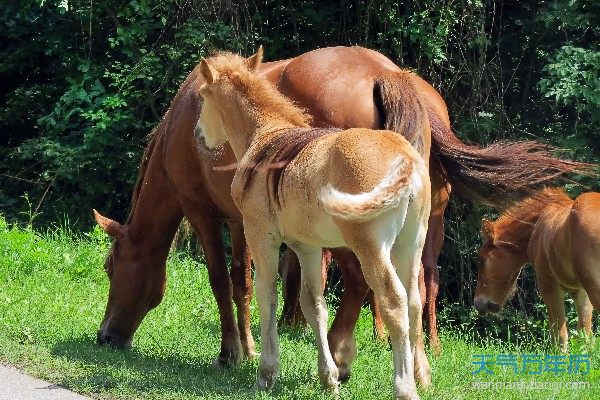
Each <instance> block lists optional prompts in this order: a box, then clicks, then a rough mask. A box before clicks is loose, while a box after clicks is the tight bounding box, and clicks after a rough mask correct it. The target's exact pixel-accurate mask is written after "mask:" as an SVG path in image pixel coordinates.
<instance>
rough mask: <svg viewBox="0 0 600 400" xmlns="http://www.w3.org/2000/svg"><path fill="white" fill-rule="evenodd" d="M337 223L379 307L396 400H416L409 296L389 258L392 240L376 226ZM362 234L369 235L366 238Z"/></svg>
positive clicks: (417, 396) (392, 238)
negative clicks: (387, 339) (391, 358)
mask: <svg viewBox="0 0 600 400" xmlns="http://www.w3.org/2000/svg"><path fill="white" fill-rule="evenodd" d="M338 224H339V225H340V226H341V227H342V232H343V233H344V240H345V241H346V243H347V244H348V247H350V248H351V249H352V250H353V251H354V253H355V254H356V255H357V256H358V259H359V260H360V265H361V267H362V271H363V275H364V277H365V280H366V282H367V283H368V285H369V286H370V287H371V289H373V293H374V294H375V298H376V299H377V300H378V302H379V305H380V307H381V315H382V317H383V321H384V322H385V325H386V327H387V329H388V333H389V336H390V342H391V345H392V352H393V359H394V392H395V396H396V398H398V399H411V400H413V399H418V398H419V395H418V394H417V388H416V385H415V379H414V358H413V356H412V351H411V343H410V337H409V317H408V303H409V301H408V293H407V291H406V288H405V287H404V286H403V285H402V282H401V281H400V279H399V278H398V275H397V273H396V269H395V268H394V266H393V265H392V260H391V258H390V250H391V247H392V243H393V242H394V237H393V236H391V235H390V234H389V233H387V232H385V231H388V229H383V232H378V233H375V232H374V231H375V230H376V229H377V228H379V227H377V226H375V223H372V224H369V225H368V226H367V224H362V226H354V227H352V226H351V225H350V224H348V225H346V224H343V223H338ZM353 228H354V229H353ZM363 233H364V234H363ZM365 234H369V235H370V236H369V237H365V236H366V235H365ZM385 236H390V237H387V238H386V237H385ZM419 255H420V253H419ZM417 278H418V270H417ZM417 297H418V296H417ZM419 303H420V300H419Z"/></svg>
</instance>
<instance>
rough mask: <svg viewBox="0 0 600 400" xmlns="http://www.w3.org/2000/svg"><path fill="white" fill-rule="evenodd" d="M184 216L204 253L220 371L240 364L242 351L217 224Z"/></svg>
mask: <svg viewBox="0 0 600 400" xmlns="http://www.w3.org/2000/svg"><path fill="white" fill-rule="evenodd" d="M185 215H186V216H187V218H188V220H189V221H190V223H191V224H192V226H193V227H194V230H195V231H196V235H197V236H198V239H199V240H200V244H201V246H202V249H203V250H204V257H205V258H206V267H207V269H208V280H209V282H210V287H211V289H212V292H213V295H214V296H215V300H216V301H217V307H218V309H219V318H220V322H221V351H220V352H219V355H218V356H217V358H216V359H215V361H214V362H213V365H215V366H220V367H227V366H230V365H237V364H239V363H240V362H241V361H242V358H243V351H242V343H241V341H240V333H239V331H238V327H237V325H236V323H235V318H234V313H233V302H232V297H233V291H232V287H231V280H230V278H229V273H228V271H227V265H226V261H225V247H224V245H223V236H222V234H221V221H220V220H219V219H218V218H217V217H214V216H210V215H205V214H202V215H199V214H198V213H197V212H194V210H186V213H185Z"/></svg>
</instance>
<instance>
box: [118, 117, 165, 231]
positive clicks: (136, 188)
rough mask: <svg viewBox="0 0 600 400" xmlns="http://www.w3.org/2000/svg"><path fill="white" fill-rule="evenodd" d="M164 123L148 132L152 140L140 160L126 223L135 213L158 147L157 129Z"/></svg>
mask: <svg viewBox="0 0 600 400" xmlns="http://www.w3.org/2000/svg"><path fill="white" fill-rule="evenodd" d="M162 124H163V122H162V121H161V123H160V124H158V125H157V126H156V127H154V129H152V131H151V132H150V133H149V134H148V136H149V137H150V141H149V142H148V144H147V145H146V148H145V149H144V154H143V155H142V161H140V167H139V171H140V172H139V173H138V177H137V180H136V181H135V185H134V187H133V194H132V195H131V207H130V210H129V216H128V217H127V221H126V222H125V224H129V223H130V222H131V219H132V218H133V214H134V213H135V206H136V205H137V201H138V198H139V197H140V190H141V188H142V183H143V182H144V177H145V176H146V171H147V170H148V164H149V163H150V158H151V157H152V153H153V152H154V148H155V147H156V136H157V134H156V131H157V130H158V129H159V128H161V127H162Z"/></svg>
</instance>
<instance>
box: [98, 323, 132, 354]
mask: <svg viewBox="0 0 600 400" xmlns="http://www.w3.org/2000/svg"><path fill="white" fill-rule="evenodd" d="M107 325H108V324H106V323H104V324H102V326H101V327H100V329H99V330H98V333H97V335H96V342H97V343H98V344H99V345H103V344H107V345H109V346H111V347H114V348H117V349H128V348H130V347H131V342H132V341H133V336H131V337H129V338H125V337H123V336H122V335H119V334H118V333H116V332H111V330H110V329H109V328H108V327H107Z"/></svg>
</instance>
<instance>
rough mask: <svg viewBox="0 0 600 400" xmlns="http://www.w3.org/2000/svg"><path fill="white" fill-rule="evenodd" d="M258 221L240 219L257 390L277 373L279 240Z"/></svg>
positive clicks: (271, 381) (270, 382) (267, 386)
mask: <svg viewBox="0 0 600 400" xmlns="http://www.w3.org/2000/svg"><path fill="white" fill-rule="evenodd" d="M258 226H260V222H255V221H252V222H248V221H246V220H244V229H245V234H246V240H247V243H248V248H249V249H250V253H251V254H252V258H253V260H254V268H255V273H256V275H255V282H256V301H257V303H258V312H259V314H260V366H259V368H258V381H257V382H256V385H257V387H258V389H259V390H269V389H271V388H272V387H273V384H274V383H275V380H276V379H277V375H278V374H279V341H278V338H277V266H278V261H279V246H280V245H281V241H280V240H278V239H277V238H276V237H275V235H273V234H270V233H269V232H266V231H264V230H260V229H257V227H258Z"/></svg>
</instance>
